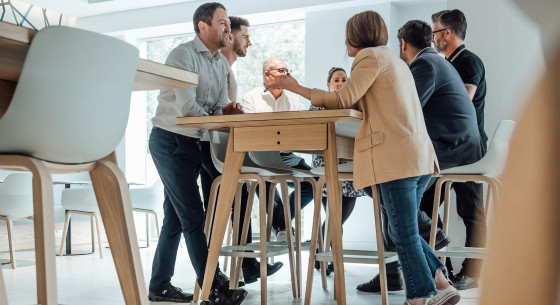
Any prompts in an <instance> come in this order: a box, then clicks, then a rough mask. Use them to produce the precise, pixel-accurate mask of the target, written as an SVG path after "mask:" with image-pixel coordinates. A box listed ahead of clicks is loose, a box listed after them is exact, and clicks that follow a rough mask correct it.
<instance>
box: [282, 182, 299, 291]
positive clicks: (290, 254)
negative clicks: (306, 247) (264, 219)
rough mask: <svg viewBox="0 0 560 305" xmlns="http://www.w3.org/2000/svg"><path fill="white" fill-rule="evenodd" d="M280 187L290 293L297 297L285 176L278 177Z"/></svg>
mask: <svg viewBox="0 0 560 305" xmlns="http://www.w3.org/2000/svg"><path fill="white" fill-rule="evenodd" d="M280 180H281V183H280V186H281V189H282V202H283V205H284V222H285V224H286V236H287V242H288V251H289V252H288V257H289V260H290V276H291V279H292V295H293V297H294V298H297V285H298V282H297V277H296V273H295V262H294V243H293V241H292V224H291V219H292V218H291V213H290V198H289V196H288V183H287V181H286V179H285V178H283V177H282V178H280Z"/></svg>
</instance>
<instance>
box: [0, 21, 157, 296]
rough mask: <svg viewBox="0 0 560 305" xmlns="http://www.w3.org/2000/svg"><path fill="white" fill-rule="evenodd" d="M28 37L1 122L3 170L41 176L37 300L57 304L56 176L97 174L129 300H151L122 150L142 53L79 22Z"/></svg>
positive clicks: (36, 198) (36, 206)
mask: <svg viewBox="0 0 560 305" xmlns="http://www.w3.org/2000/svg"><path fill="white" fill-rule="evenodd" d="M29 38H30V39H32V40H31V44H30V46H29V50H28V52H27V54H22V56H25V62H24V65H23V69H22V70H21V75H20V77H19V79H18V82H17V85H16V88H15V92H14V94H13V97H12V100H11V101H10V104H9V106H8V108H7V110H6V112H5V113H4V115H3V116H2V117H1V118H0V169H7V170H17V171H28V172H31V173H32V174H33V214H34V215H35V217H34V226H35V230H34V232H35V236H34V237H35V263H36V264H35V266H36V278H37V302H36V303H38V304H42V305H55V304H58V298H57V283H56V260H55V253H54V251H53V249H55V244H54V238H53V232H54V230H55V226H54V204H53V197H54V196H53V185H52V177H51V174H53V173H75V172H82V171H88V172H89V174H90V177H91V181H92V183H93V187H94V188H95V193H96V195H97V199H98V202H99V210H100V211H101V214H102V215H103V216H104V219H105V228H106V229H107V233H108V234H107V235H108V239H109V242H110V246H111V251H112V254H113V257H114V262H115V267H116V270H117V274H118V276H119V279H120V281H119V283H120V285H121V289H122V292H123V297H124V301H125V303H126V304H127V305H132V304H134V305H137V304H142V305H147V304H148V298H147V291H146V285H145V282H144V275H143V272H142V267H141V261H140V253H139V251H138V249H136V248H137V241H136V233H135V231H134V224H133V222H132V209H131V207H130V195H129V193H128V188H127V183H126V179H125V177H124V175H123V173H122V171H121V170H120V169H119V168H118V166H117V165H116V163H117V162H116V155H115V153H114V151H115V148H116V147H117V145H118V144H119V143H120V142H121V139H122V138H123V136H124V133H125V129H126V125H127V121H128V115H129V110H130V97H131V93H132V90H133V88H134V80H135V77H136V73H137V72H136V71H137V68H138V53H139V52H138V49H137V48H136V47H134V46H132V45H130V44H128V43H126V42H124V41H122V40H119V39H117V38H114V37H109V36H106V35H102V34H99V33H95V32H90V31H86V30H81V29H76V28H70V27H59V26H53V27H46V28H45V29H43V30H41V31H39V32H37V33H36V34H35V35H33V37H29ZM105 216H107V217H105ZM2 288H3V287H0V300H2V301H0V302H4V299H5V298H4V297H5V291H4V290H3V289H2Z"/></svg>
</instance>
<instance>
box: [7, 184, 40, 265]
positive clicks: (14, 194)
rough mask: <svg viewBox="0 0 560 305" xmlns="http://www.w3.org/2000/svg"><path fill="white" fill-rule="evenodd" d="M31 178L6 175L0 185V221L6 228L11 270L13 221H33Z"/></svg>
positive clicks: (12, 263)
mask: <svg viewBox="0 0 560 305" xmlns="http://www.w3.org/2000/svg"><path fill="white" fill-rule="evenodd" d="M32 180H33V176H32V175H31V174H29V173H14V174H10V175H8V177H6V179H5V180H4V182H2V183H0V220H4V221H6V225H7V227H8V248H9V250H10V263H11V265H12V269H15V268H16V251H15V248H14V236H13V235H14V224H13V221H14V220H21V219H33V186H32V183H33V181H32Z"/></svg>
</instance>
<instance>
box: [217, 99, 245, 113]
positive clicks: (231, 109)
mask: <svg viewBox="0 0 560 305" xmlns="http://www.w3.org/2000/svg"><path fill="white" fill-rule="evenodd" d="M222 113H223V114H224V115H228V114H243V113H245V112H243V107H241V104H239V103H235V102H231V103H229V104H227V105H225V106H224V107H222Z"/></svg>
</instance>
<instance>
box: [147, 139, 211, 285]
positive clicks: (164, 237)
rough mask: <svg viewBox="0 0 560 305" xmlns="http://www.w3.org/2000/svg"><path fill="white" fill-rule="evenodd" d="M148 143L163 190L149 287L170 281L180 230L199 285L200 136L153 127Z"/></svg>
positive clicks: (202, 243)
mask: <svg viewBox="0 0 560 305" xmlns="http://www.w3.org/2000/svg"><path fill="white" fill-rule="evenodd" d="M149 145H150V152H151V154H152V158H153V160H154V164H155V165H156V168H157V171H158V173H159V176H160V178H161V181H162V182H163V186H164V191H165V197H164V198H165V199H164V202H163V213H164V217H163V225H162V227H161V234H160V237H159V242H158V245H157V248H156V253H155V255H154V261H153V264H152V278H151V280H150V287H149V289H150V290H159V289H164V288H166V287H168V286H169V285H170V284H171V277H173V274H174V271H175V261H176V259H177V249H178V247H179V241H180V240H181V233H183V235H184V236H185V242H186V244H187V251H188V252H189V258H190V260H191V263H192V265H193V267H194V271H195V272H196V275H197V276H198V284H199V285H200V286H201V287H202V283H203V280H204V271H205V269H206V259H207V258H208V246H207V243H206V235H205V234H204V221H205V215H204V208H203V206H202V200H201V198H200V193H199V190H198V182H197V180H198V176H199V172H200V167H201V155H200V143H199V140H198V139H195V138H191V137H186V136H183V135H179V134H176V133H172V132H169V131H166V130H163V129H160V128H154V129H153V130H152V133H151V134H150V141H149ZM216 271H217V270H216ZM216 285H218V281H217V280H216V279H215V278H214V283H213V286H216Z"/></svg>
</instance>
